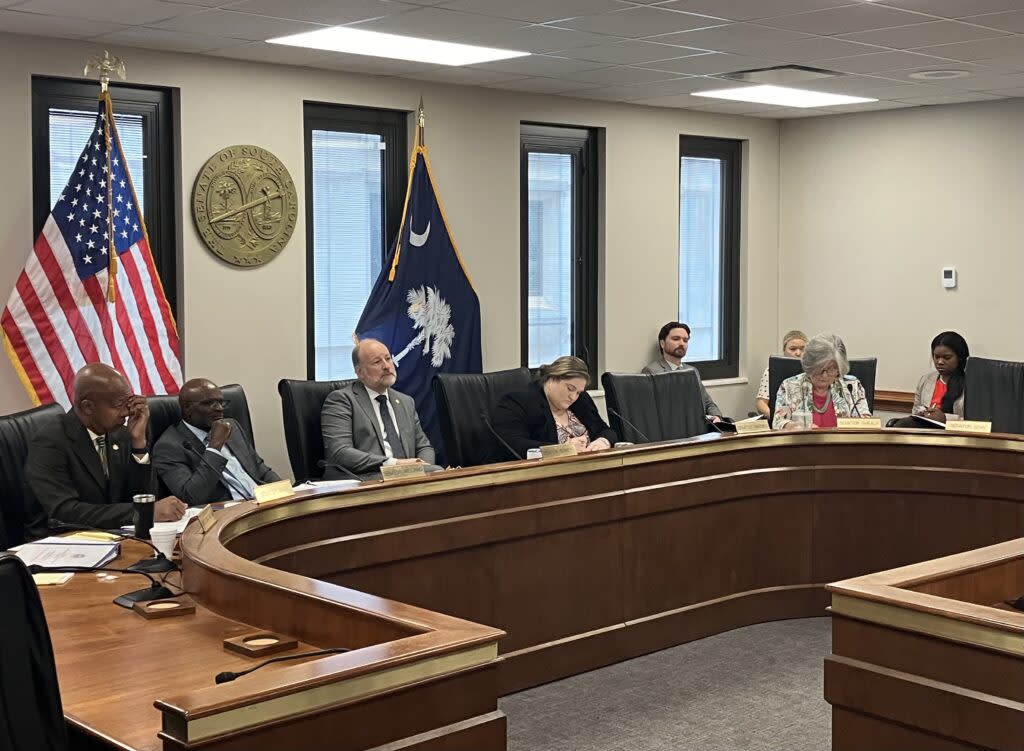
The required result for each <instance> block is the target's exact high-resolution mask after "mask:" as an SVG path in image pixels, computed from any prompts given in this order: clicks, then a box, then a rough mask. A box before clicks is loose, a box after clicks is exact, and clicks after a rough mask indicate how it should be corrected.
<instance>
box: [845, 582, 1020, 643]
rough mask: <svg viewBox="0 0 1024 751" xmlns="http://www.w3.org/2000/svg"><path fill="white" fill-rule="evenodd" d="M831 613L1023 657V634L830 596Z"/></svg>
mask: <svg viewBox="0 0 1024 751" xmlns="http://www.w3.org/2000/svg"><path fill="white" fill-rule="evenodd" d="M830 610H831V611H832V612H833V613H834V614H837V615H842V616H846V617H848V618H855V619H857V620H861V621H868V622H870V623H879V624H881V625H883V626H891V627H892V628H898V629H902V630H904V631H911V632H914V633H920V634H928V635H929V636H935V637H938V638H940V639H945V640H947V641H954V642H959V643H961V644H968V645H970V646H975V647H983V648H985V649H992V650H995V651H997V652H1005V653H1006V654H1011V655H1016V656H1024V634H1020V633H1012V632H1008V631H1003V630H1000V629H996V628H991V627H989V626H983V625H981V624H978V623H970V622H967V621H962V620H957V619H955V618H949V617H946V616H943V615H937V614H934V613H925V612H922V611H920V610H908V609H907V608H901V607H897V606H895V605H889V604H887V603H883V602H875V601H872V600H864V599H861V598H859V597H849V596H847V595H842V594H838V593H836V592H833V593H832V607H831V608H830Z"/></svg>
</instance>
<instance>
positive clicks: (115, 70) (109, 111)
mask: <svg viewBox="0 0 1024 751" xmlns="http://www.w3.org/2000/svg"><path fill="white" fill-rule="evenodd" d="M90 70H96V72H97V73H98V74H99V81H100V95H99V100H100V101H101V102H103V109H104V111H105V113H106V115H105V117H104V120H103V141H104V144H105V146H106V148H105V149H104V151H105V152H106V153H105V156H106V165H107V169H106V174H107V206H108V207H111V208H112V206H111V202H112V201H113V200H114V186H113V180H112V179H111V175H112V174H113V172H111V169H110V167H111V165H110V151H111V149H112V148H113V144H114V139H113V136H112V135H111V127H112V126H113V122H114V105H113V102H111V100H110V91H109V86H110V76H111V74H117V77H118V78H120V79H121V80H122V81H123V80H124V79H125V65H124V60H122V59H121V58H120V57H117V56H116V55H114V56H111V54H110V52H109V51H108V50H103V56H102V57H101V56H100V55H96V56H95V57H93V58H92V59H91V60H89V61H88V62H87V63H86V64H85V69H84V70H83V71H82V73H83V74H84V75H89V71H90ZM107 235H108V239H107V300H108V301H109V302H114V301H116V300H117V248H116V247H115V244H114V237H115V234H114V214H113V211H110V210H108V211H107Z"/></svg>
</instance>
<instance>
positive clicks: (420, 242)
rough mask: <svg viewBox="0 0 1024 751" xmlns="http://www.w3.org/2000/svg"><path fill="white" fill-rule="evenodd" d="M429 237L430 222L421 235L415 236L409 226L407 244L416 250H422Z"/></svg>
mask: <svg viewBox="0 0 1024 751" xmlns="http://www.w3.org/2000/svg"><path fill="white" fill-rule="evenodd" d="M429 236H430V222H427V228H426V229H425V230H423V234H422V235H417V234H416V233H415V232H413V230H412V225H409V244H410V245H413V246H415V247H417V248H422V247H423V246H424V244H426V242H427V238H428V237H429Z"/></svg>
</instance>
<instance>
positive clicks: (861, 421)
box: [836, 417, 882, 430]
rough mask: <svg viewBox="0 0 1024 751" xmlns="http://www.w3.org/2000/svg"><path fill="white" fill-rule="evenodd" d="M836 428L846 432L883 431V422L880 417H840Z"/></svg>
mask: <svg viewBox="0 0 1024 751" xmlns="http://www.w3.org/2000/svg"><path fill="white" fill-rule="evenodd" d="M836 427H837V428H845V429H846V430H881V429H882V420H881V418H879V417H838V418H836Z"/></svg>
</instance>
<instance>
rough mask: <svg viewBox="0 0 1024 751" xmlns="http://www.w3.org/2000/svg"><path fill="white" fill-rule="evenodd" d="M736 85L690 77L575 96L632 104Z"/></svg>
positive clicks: (597, 90) (714, 79)
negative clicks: (642, 100)
mask: <svg viewBox="0 0 1024 751" xmlns="http://www.w3.org/2000/svg"><path fill="white" fill-rule="evenodd" d="M737 85H741V84H737V83H736V82H735V81H724V80H722V79H718V78H706V77H704V76H690V77H687V78H680V79H677V80H674V81H661V82H659V83H645V84H637V85H636V86H607V87H604V88H600V89H592V90H589V91H585V92H580V93H579V94H578V95H577V96H582V97H585V98H587V99H605V100H607V101H623V102H632V101H638V100H640V99H654V98H656V97H663V96H671V95H675V94H689V93H691V92H694V91H711V90H713V89H724V88H735V87H736V86H737Z"/></svg>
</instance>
